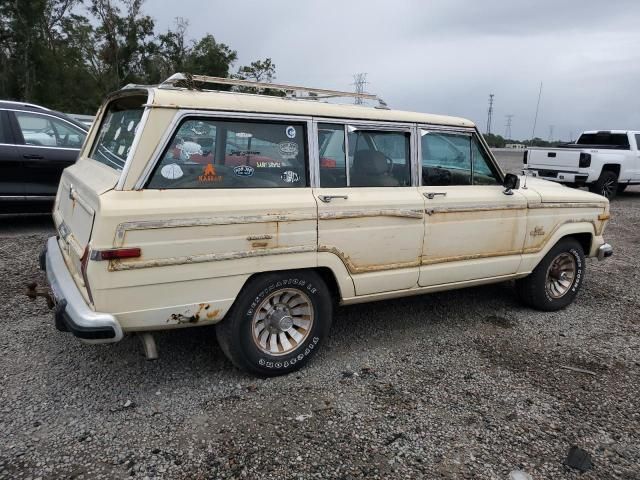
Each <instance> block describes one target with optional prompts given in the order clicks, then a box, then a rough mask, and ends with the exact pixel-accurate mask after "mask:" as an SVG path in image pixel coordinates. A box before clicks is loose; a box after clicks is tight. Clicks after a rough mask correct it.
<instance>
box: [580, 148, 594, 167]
mask: <svg viewBox="0 0 640 480" xmlns="http://www.w3.org/2000/svg"><path fill="white" fill-rule="evenodd" d="M578 166H579V167H580V168H586V167H590V166H591V154H590V153H584V152H582V153H580V161H579V162H578Z"/></svg>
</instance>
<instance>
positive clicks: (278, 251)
mask: <svg viewBox="0 0 640 480" xmlns="http://www.w3.org/2000/svg"><path fill="white" fill-rule="evenodd" d="M316 250H317V248H316V246H315V245H301V246H295V247H276V248H265V249H260V250H245V251H240V252H228V253H206V254H202V255H189V256H183V257H169V258H159V259H157V260H133V261H126V262H123V261H122V260H111V261H110V262H109V270H110V271H124V270H136V269H140V268H151V267H168V266H173V265H185V264H193V263H206V262H220V261H224V260H239V259H243V258H255V257H266V256H269V255H285V254H290V253H307V252H315V251H316Z"/></svg>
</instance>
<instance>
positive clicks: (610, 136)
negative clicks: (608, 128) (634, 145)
mask: <svg viewBox="0 0 640 480" xmlns="http://www.w3.org/2000/svg"><path fill="white" fill-rule="evenodd" d="M576 144H577V145H587V146H592V147H602V148H612V149H616V150H629V148H630V147H629V137H628V136H627V134H626V133H611V132H596V133H583V134H582V135H580V138H579V139H578V141H577V142H576Z"/></svg>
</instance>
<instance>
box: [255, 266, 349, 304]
mask: <svg viewBox="0 0 640 480" xmlns="http://www.w3.org/2000/svg"><path fill="white" fill-rule="evenodd" d="M294 270H310V271H312V272H315V273H317V274H318V275H320V277H322V280H324V283H325V284H326V285H327V288H328V289H329V293H330V294H331V299H332V300H333V302H334V304H336V305H337V304H338V302H340V299H341V298H342V297H341V295H340V287H339V286H338V281H337V280H336V277H335V275H334V274H333V272H332V271H331V269H330V268H329V267H316V268H300V269H292V270H291V271H294ZM287 271H289V270H287ZM266 273H273V271H266V272H256V273H254V274H252V275H251V276H249V278H247V280H246V281H245V283H244V285H246V284H247V283H249V282H250V281H251V280H253V279H254V278H255V277H257V276H259V275H263V274H266Z"/></svg>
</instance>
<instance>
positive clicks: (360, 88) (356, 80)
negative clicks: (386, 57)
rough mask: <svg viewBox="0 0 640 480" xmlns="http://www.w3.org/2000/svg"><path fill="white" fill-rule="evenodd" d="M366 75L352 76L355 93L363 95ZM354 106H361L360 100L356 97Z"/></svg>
mask: <svg viewBox="0 0 640 480" xmlns="http://www.w3.org/2000/svg"><path fill="white" fill-rule="evenodd" d="M367 83H368V82H367V74H366V73H356V74H355V75H354V76H353V83H352V85H354V86H355V89H356V93H365V88H364V87H365V86H366V85H367ZM354 103H355V104H356V105H362V98H360V97H356V98H355V100H354Z"/></svg>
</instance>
